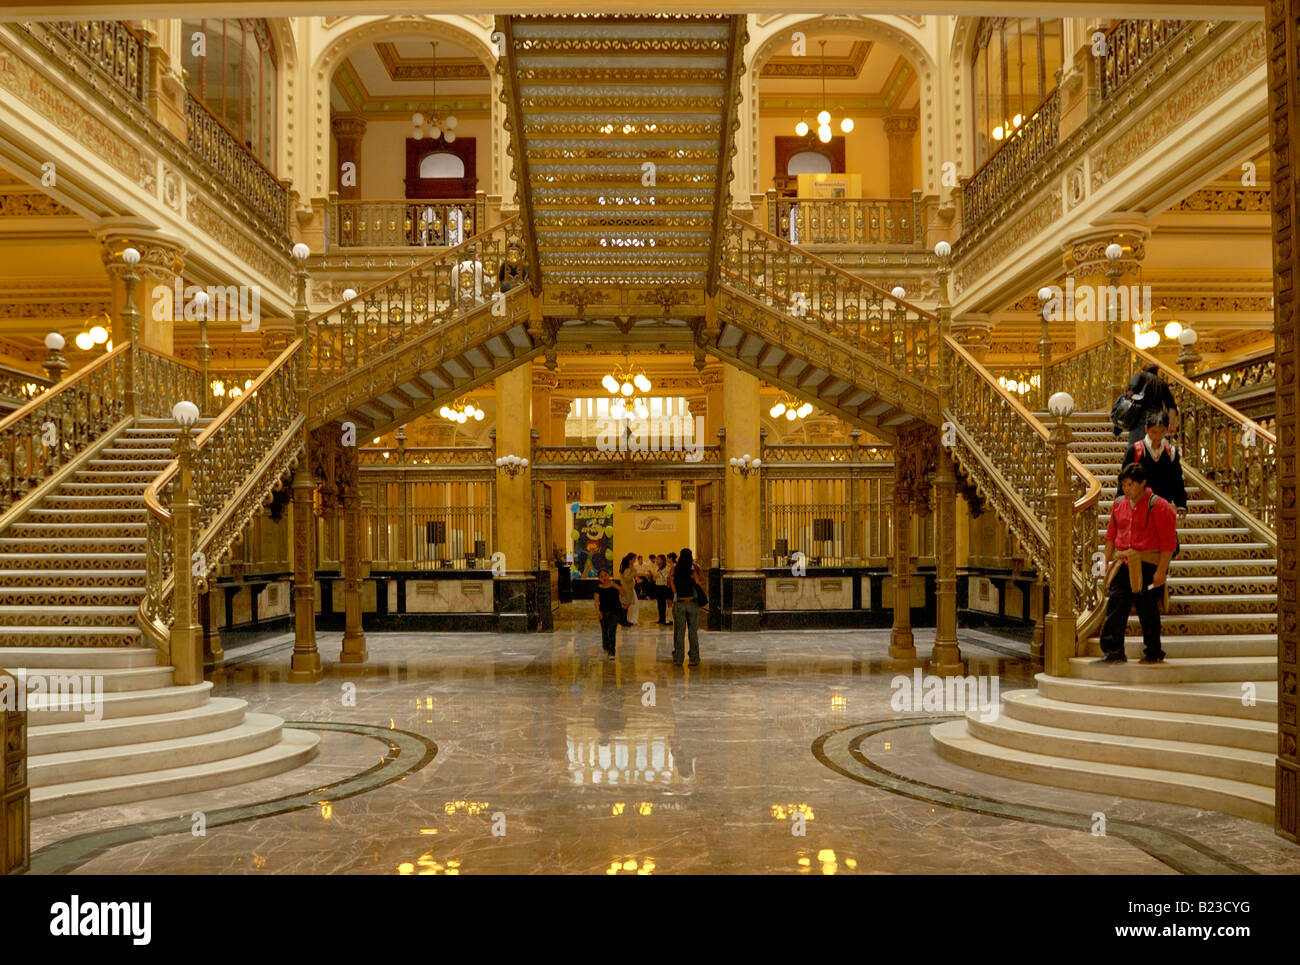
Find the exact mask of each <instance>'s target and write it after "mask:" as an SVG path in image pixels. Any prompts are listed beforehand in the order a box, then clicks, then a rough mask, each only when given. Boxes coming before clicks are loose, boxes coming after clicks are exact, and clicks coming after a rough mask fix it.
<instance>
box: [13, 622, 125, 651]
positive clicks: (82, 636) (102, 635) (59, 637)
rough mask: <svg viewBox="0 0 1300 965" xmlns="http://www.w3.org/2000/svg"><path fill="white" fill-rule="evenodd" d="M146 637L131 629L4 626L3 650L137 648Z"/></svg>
mask: <svg viewBox="0 0 1300 965" xmlns="http://www.w3.org/2000/svg"><path fill="white" fill-rule="evenodd" d="M142 639H143V637H142V636H141V634H140V629H139V628H138V627H134V626H128V627H42V626H0V646H3V647H68V646H75V647H85V648H91V647H134V646H138V645H139V643H140V641H141V640H142Z"/></svg>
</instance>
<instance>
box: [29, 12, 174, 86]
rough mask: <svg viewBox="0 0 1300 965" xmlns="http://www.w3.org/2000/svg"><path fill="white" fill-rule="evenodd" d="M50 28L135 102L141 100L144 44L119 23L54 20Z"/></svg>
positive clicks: (145, 58) (114, 21)
mask: <svg viewBox="0 0 1300 965" xmlns="http://www.w3.org/2000/svg"><path fill="white" fill-rule="evenodd" d="M50 27H51V28H52V29H54V30H57V31H58V32H59V33H61V34H62V35H63V36H64V37H65V38H67V40H68V41H69V42H70V43H71V44H72V46H73V49H75V50H76V51H77V52H78V53H80V54H81V55H82V56H83V57H85V58H86V59H87V60H89V61H90V62H91V63H92V64H94V65H95V66H96V67H98V68H99V69H100V70H101V71H103V72H104V74H105V75H107V76H108V77H109V79H110V80H112V82H113V83H114V84H116V85H117V86H118V87H119V88H121V89H122V91H124V92H125V93H126V94H128V95H129V96H131V97H133V98H135V99H136V100H138V101H143V100H144V90H145V86H144V85H145V75H146V74H147V73H148V71H147V70H146V68H145V64H146V62H147V59H148V56H149V54H148V49H147V48H146V47H145V44H144V41H142V40H141V39H140V38H139V37H137V36H136V35H135V32H134V31H133V30H132V29H131V28H130V27H128V26H127V25H126V24H125V23H123V22H122V21H120V20H85V21H74V20H56V21H54V22H53V23H51V24H50Z"/></svg>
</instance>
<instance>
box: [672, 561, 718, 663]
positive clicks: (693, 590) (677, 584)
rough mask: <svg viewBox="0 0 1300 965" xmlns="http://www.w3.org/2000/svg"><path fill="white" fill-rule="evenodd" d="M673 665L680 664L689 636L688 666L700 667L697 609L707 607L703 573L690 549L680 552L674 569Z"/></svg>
mask: <svg viewBox="0 0 1300 965" xmlns="http://www.w3.org/2000/svg"><path fill="white" fill-rule="evenodd" d="M672 590H673V663H674V664H679V663H681V662H682V656H683V654H682V649H683V644H684V643H685V642H686V636H687V633H689V634H690V641H691V651H690V665H691V666H692V667H698V666H699V665H700V607H701V606H708V603H709V598H708V596H707V594H706V593H705V592H704V574H703V573H702V572H701V571H700V568H699V567H698V566H696V565H695V559H694V556H693V555H692V554H691V551H690V550H689V549H684V550H682V553H681V556H679V557H678V558H677V566H676V567H675V568H674V569H673V576H672Z"/></svg>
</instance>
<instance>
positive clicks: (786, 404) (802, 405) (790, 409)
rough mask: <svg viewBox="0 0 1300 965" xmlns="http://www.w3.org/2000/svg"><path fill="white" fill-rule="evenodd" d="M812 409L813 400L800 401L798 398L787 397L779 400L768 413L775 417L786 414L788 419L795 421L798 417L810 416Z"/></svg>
mask: <svg viewBox="0 0 1300 965" xmlns="http://www.w3.org/2000/svg"><path fill="white" fill-rule="evenodd" d="M812 410H813V404H812V403H811V402H800V401H799V400H798V399H790V398H787V399H784V400H782V401H780V402H777V403H776V404H775V405H774V406H772V408H771V409H769V410H768V412H767V414H768V415H770V416H771V417H772V418H773V419H779V418H781V416H785V417H786V419H787V420H788V421H790V422H794V421H795V420H796V419H806V418H808V416H809V414H810V413H811V412H812Z"/></svg>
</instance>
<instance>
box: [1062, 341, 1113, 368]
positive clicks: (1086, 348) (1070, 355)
mask: <svg viewBox="0 0 1300 965" xmlns="http://www.w3.org/2000/svg"><path fill="white" fill-rule="evenodd" d="M1106 338H1107V336H1105V335H1103V336H1102V337H1101V338H1099V339H1097V341H1095V342H1089V343H1088V344H1087V345H1080V346H1079V347H1078V348H1074V349H1071V350H1070V351H1068V352H1066V353H1065V354H1064V355H1058V356H1057V357H1056V358H1054V359H1052V361H1051V362H1050V363H1049V368H1050V367H1051V366H1056V365H1060V364H1061V363H1063V362H1069V361H1072V360H1073V359H1075V358H1077V357H1078V356H1080V355H1083V354H1085V353H1087V352H1092V351H1094V350H1096V349H1098V348H1100V347H1101V346H1103V345H1105V344H1106Z"/></svg>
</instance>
